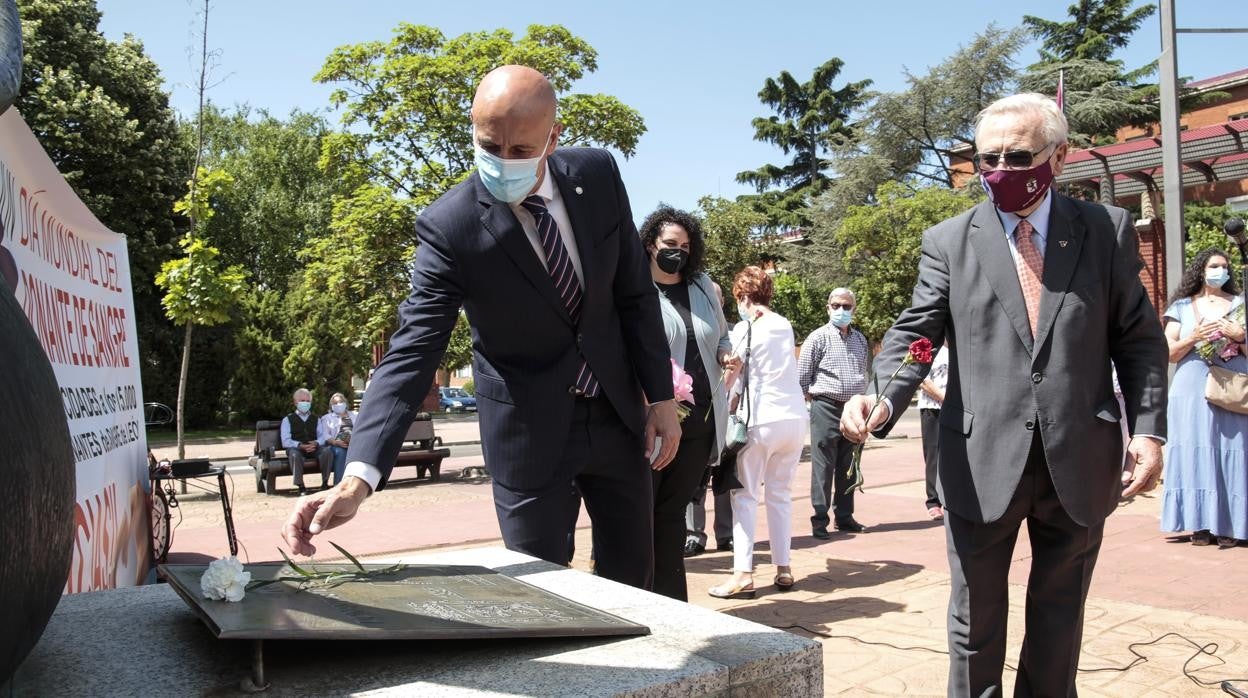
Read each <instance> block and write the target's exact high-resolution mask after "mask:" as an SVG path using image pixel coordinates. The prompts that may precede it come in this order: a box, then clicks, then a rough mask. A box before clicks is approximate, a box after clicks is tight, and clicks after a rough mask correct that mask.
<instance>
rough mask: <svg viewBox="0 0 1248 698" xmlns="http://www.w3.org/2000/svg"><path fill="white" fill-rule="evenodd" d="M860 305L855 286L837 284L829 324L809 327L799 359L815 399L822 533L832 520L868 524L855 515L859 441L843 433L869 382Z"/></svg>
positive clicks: (815, 530)
mask: <svg viewBox="0 0 1248 698" xmlns="http://www.w3.org/2000/svg"><path fill="white" fill-rule="evenodd" d="M855 305H857V301H856V299H855V297H854V292H853V291H851V290H849V289H847V288H837V289H834V290H833V291H832V293H831V294H830V295H829V296H828V324H826V325H824V326H823V327H820V328H819V329H817V330H815V331H814V332H811V333H810V336H808V337H807V338H806V341H805V342H804V343H802V353H801V356H800V357H799V358H798V361H797V374H798V375H797V378H798V382H800V383H801V386H802V392H804V393H805V394H806V399H807V400H810V457H811V469H810V503H811V505H812V506H813V507H814V509H815V513H814V515H813V516H811V517H810V525H811V532H812V534H813V535H814V536H815V538H820V539H827V538H829V537H830V535H829V534H828V522H829V520H831V521H832V522H833V523H834V524H835V525H836V530H838V531H847V532H850V533H862V532H863V531H865V530H866V527H865V526H863V525H862V524H860V523H858V522H857V521H855V520H854V492H853V490H852V489H850V487H849V464H850V460H851V459H852V458H853V452H854V444H853V442H851V441H849V440H848V439H846V438H845V437H843V436H842V435H841V410H842V409H843V408H844V407H845V401H846V400H848V399H849V398H850V397H852V396H854V395H859V394H861V393H863V392H864V391H865V390H866V387H867V358H868V357H867V354H868V351H867V338H866V337H865V336H864V335H863V334H862V333H861V332H859V331H858V330H856V329H854V328H853V327H851V326H850V323H851V322H852V321H853V317H854V306H855ZM829 500H830V502H831V506H832V517H831V519H829V516H828V505H829Z"/></svg>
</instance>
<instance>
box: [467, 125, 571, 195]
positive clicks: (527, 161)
mask: <svg viewBox="0 0 1248 698" xmlns="http://www.w3.org/2000/svg"><path fill="white" fill-rule="evenodd" d="M554 132H555V127H554V126H553V125H552V126H551V127H550V133H548V134H546V144H547V147H546V148H543V149H542V154H541V155H538V156H537V157H533V158H524V159H520V160H506V159H504V158H500V157H499V156H497V155H494V154H492V153H487V152H486V151H485V149H484V148H482V147H481V145H480V144H478V143H477V142H476V138H475V137H474V138H473V143H472V147H473V150H474V152H475V155H474V160H475V162H476V164H477V174H479V175H480V176H481V183H482V184H484V185H485V188H486V189H488V190H489V192H490V193H491V194H493V195H494V198H496V199H498V200H499V201H505V202H507V203H509V204H514V203H517V202H519V201H522V200H523V199H524V197H526V196H528V195H529V192H531V191H533V187H535V186H537V168H538V166H539V165H541V164H542V158H543V157H545V156H546V150H547V149H548V148H549V147H550V136H551V134H553V133H554Z"/></svg>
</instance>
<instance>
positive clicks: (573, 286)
mask: <svg viewBox="0 0 1248 698" xmlns="http://www.w3.org/2000/svg"><path fill="white" fill-rule="evenodd" d="M520 205H521V206H524V208H525V210H526V211H528V212H529V213H531V214H533V220H534V222H535V223H537V237H538V239H540V240H541V241H542V250H543V251H544V252H545V253H546V271H547V273H549V274H550V279H551V281H553V282H555V293H558V294H559V298H561V299H562V300H563V307H565V308H567V310H568V317H570V318H572V324H573V325H579V324H580V321H581V298H582V297H583V295H584V293H583V292H582V291H581V282H580V280H579V279H577V278H576V269H575V268H574V267H573V266H572V257H571V256H570V255H569V254H568V248H567V247H566V246H564V244H563V236H561V235H560V234H559V226H558V225H557V224H556V223H555V218H554V216H552V215H550V210H549V209H547V208H546V202H545V201H544V200H543V199H542V197H540V196H530V197H529V198H527V199H525V200H524V202H523V203H521V204H520ZM575 388H576V391H577V392H578V393H580V394H582V395H584V396H585V397H595V396H597V395H598V379H597V378H594V372H593V371H591V370H589V364H588V363H587V362H586V361H585V360H584V359H582V360H581V370H580V372H578V373H577V375H576V384H575Z"/></svg>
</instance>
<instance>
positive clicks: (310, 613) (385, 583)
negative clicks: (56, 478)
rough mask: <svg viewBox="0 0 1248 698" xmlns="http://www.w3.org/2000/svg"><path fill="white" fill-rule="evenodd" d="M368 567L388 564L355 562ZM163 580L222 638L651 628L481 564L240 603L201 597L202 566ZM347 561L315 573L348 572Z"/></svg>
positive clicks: (260, 569)
mask: <svg viewBox="0 0 1248 698" xmlns="http://www.w3.org/2000/svg"><path fill="white" fill-rule="evenodd" d="M364 567H365V568H367V569H370V570H376V569H383V568H385V567H387V565H364ZM160 568H161V570H162V572H163V574H164V575H165V577H166V578H167V579H168V580H169V585H170V586H171V587H173V589H174V590H175V591H177V593H178V595H179V596H181V597H182V599H183V600H184V601H186V603H187V604H189V605H190V607H191V609H192V610H194V611H195V613H196V614H197V615H199V617H200V618H201V619H202V620H203V621H204V623H205V624H206V625H207V626H208V628H209V629H210V630H212V632H213V634H214V635H216V636H217V637H219V638H223V639H249V640H276V639H306V640H312V639H324V640H429V639H479V638H506V637H595V636H609V635H647V634H649V633H650V629H649V628H647V627H646V626H644V625H638V624H636V623H632V622H629V621H627V620H624V619H622V618H619V617H617V616H614V615H611V614H609V613H605V612H603V611H599V610H596V609H594V608H590V607H589V606H585V605H583V604H579V603H576V602H574V601H570V600H568V599H565V598H563V597H561V596H557V595H555V594H552V593H551V592H549V591H546V590H544V589H539V588H538V587H535V586H533V585H531V584H527V583H525V582H522V581H520V580H517V579H513V578H511V577H508V576H506V575H503V574H499V573H498V572H495V571H494V570H491V569H489V568H488V567H477V566H468V565H408V566H406V567H405V568H403V569H401V570H398V571H395V572H392V573H389V574H385V575H381V576H377V577H373V578H370V579H369V580H368V581H352V582H346V583H344V584H339V585H338V586H333V587H313V588H300V585H299V584H298V583H297V582H287V581H282V582H277V583H274V584H269V585H266V586H262V587H259V588H256V589H253V590H251V591H248V592H247V595H246V596H245V597H244V598H243V600H242V601H239V602H236V603H231V602H228V601H212V600H209V599H206V598H204V596H203V593H202V592H201V590H200V584H199V580H200V577H202V576H203V574H204V571H205V570H206V569H207V566H206V565H161V566H160ZM246 569H247V571H249V572H251V578H252V580H253V581H255V580H264V579H273V578H274V577H278V576H282V577H291V576H295V575H294V573H293V572H292V571H291V570H290V568H289V567H287V566H286V565H284V564H281V563H263V564H254V565H246ZM354 569H355V568H354V566H352V565H346V564H334V565H316V570H317V571H319V572H324V571H344V572H348V571H352V570H354Z"/></svg>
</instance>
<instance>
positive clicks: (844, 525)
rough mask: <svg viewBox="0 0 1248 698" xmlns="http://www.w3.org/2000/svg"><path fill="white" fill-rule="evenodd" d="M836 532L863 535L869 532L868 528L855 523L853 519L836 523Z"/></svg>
mask: <svg viewBox="0 0 1248 698" xmlns="http://www.w3.org/2000/svg"><path fill="white" fill-rule="evenodd" d="M836 530H838V531H845V532H846V533H863V532H865V531H866V530H867V527H866V526H863V525H862V524H860V523H858V522H857V521H854V519H853V517H850V518H848V519H843V520H841V521H837V522H836Z"/></svg>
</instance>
